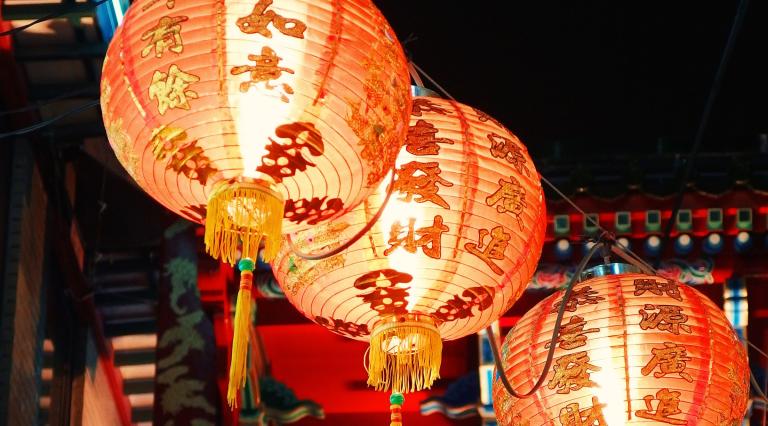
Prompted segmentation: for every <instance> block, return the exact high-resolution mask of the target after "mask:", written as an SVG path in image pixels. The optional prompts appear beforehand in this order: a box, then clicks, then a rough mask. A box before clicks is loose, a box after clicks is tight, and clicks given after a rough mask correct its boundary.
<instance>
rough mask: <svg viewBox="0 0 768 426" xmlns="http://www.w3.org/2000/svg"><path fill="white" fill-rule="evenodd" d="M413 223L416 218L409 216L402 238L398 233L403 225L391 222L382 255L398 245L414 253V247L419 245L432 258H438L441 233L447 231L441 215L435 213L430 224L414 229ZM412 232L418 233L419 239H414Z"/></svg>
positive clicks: (387, 253) (402, 228) (386, 254)
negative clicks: (387, 239)
mask: <svg viewBox="0 0 768 426" xmlns="http://www.w3.org/2000/svg"><path fill="white" fill-rule="evenodd" d="M414 223H416V219H414V218H410V219H409V220H408V230H407V232H406V234H405V236H404V237H402V238H401V237H400V233H402V231H403V230H404V229H405V227H403V226H402V225H400V222H399V221H398V222H395V223H393V224H392V228H390V230H389V241H388V244H389V247H388V248H387V249H386V250H384V256H388V255H389V254H390V253H392V252H393V251H394V250H395V249H396V248H398V247H403V248H404V249H405V251H407V252H408V253H416V249H418V248H419V247H421V250H422V251H423V252H424V254H425V255H427V256H429V257H431V258H433V259H439V258H440V248H441V246H440V244H441V241H442V235H443V233H445V232H448V227H447V226H445V225H443V217H442V216H440V215H437V216H435V218H434V219H433V220H432V225H430V226H425V227H423V228H419V229H417V230H415V231H414V229H413V225H414ZM414 234H415V235H418V236H419V239H415V238H414Z"/></svg>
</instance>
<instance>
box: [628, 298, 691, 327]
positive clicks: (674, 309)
mask: <svg viewBox="0 0 768 426" xmlns="http://www.w3.org/2000/svg"><path fill="white" fill-rule="evenodd" d="M657 309H658V311H659V312H648V311H654V310H657ZM682 309H683V308H681V307H680V306H674V305H650V304H646V305H645V307H644V308H642V309H640V311H639V313H640V315H642V316H643V319H642V320H641V321H640V328H642V329H643V330H648V329H651V328H657V329H659V330H662V331H668V332H670V333H672V334H680V330H683V331H684V332H686V333H688V334H690V333H691V327H690V326H689V325H687V324H685V323H686V322H688V315H685V314H684V313H682V312H681V311H682Z"/></svg>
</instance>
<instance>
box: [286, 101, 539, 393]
mask: <svg viewBox="0 0 768 426" xmlns="http://www.w3.org/2000/svg"><path fill="white" fill-rule="evenodd" d="M410 124H411V125H410V130H409V132H408V136H407V139H406V142H405V146H404V147H403V149H402V150H401V151H400V154H399V155H398V158H397V164H396V169H395V177H396V179H395V181H394V192H393V194H392V195H391V198H390V200H389V203H388V204H387V205H386V207H385V208H384V209H383V211H382V213H381V216H380V217H379V218H378V220H377V221H376V222H375V223H374V225H373V227H372V228H371V229H370V231H368V232H367V233H366V234H365V235H364V236H363V237H362V238H360V239H359V240H358V241H357V242H355V243H354V244H353V245H352V246H351V247H349V248H348V249H347V250H346V251H343V252H341V253H340V254H338V255H335V256H332V257H329V258H327V259H323V260H306V259H304V258H302V257H299V256H297V255H296V254H294V253H293V252H292V251H291V250H289V249H288V247H285V246H284V247H283V249H282V250H281V252H280V254H279V255H278V257H277V258H276V260H275V262H274V264H273V266H274V271H275V276H276V277H277V280H278V282H279V283H280V285H281V287H282V288H283V290H284V291H285V294H286V296H287V298H288V300H289V301H290V302H291V303H292V304H293V305H295V306H296V307H297V308H298V309H299V310H300V311H301V312H302V313H303V314H304V315H306V316H307V317H308V318H309V319H311V320H313V321H315V322H316V323H318V324H320V325H322V326H323V327H326V328H328V329H329V330H331V331H332V332H334V333H337V334H340V335H342V336H346V337H350V338H353V339H357V340H365V341H371V349H370V356H369V373H370V376H369V381H368V383H369V384H371V385H372V386H375V387H376V388H378V389H389V388H392V389H393V390H394V391H398V392H408V391H413V390H417V389H421V388H423V387H429V386H430V385H431V384H432V382H433V381H434V379H435V378H437V377H438V374H439V367H440V351H441V347H442V343H441V338H442V339H446V340H451V339H457V338H460V337H462V336H466V335H469V334H472V333H475V332H477V331H478V330H480V329H482V328H484V327H486V326H487V325H488V324H490V323H492V322H493V321H494V320H496V319H497V318H499V317H500V316H501V315H502V314H503V313H504V312H505V311H506V310H507V309H509V307H510V306H511V305H512V304H513V303H514V302H515V300H517V298H518V297H519V296H520V294H521V293H522V291H523V289H524V288H525V286H526V285H527V284H528V281H529V279H530V278H531V276H532V274H533V273H534V271H535V269H536V264H537V262H538V259H539V256H540V254H541V247H542V244H543V241H544V232H545V228H546V212H545V204H544V197H543V192H542V189H541V184H540V181H539V176H538V174H537V172H536V169H535V167H534V165H533V163H532V161H531V158H530V156H529V155H528V152H527V150H526V148H525V146H524V145H523V144H522V143H521V142H520V140H519V139H518V138H517V137H516V136H515V135H514V134H512V133H511V132H509V130H507V129H505V128H504V127H503V126H501V125H500V124H499V123H498V122H496V121H495V120H494V119H493V118H491V117H489V116H488V115H486V114H485V113H483V112H481V111H479V110H477V109H474V108H471V107H468V106H465V105H462V104H459V103H457V102H453V101H447V100H442V99H437V98H428V97H417V98H414V107H413V112H412V114H411V122H410ZM387 186H388V185H387V184H382V186H381V188H380V190H379V191H378V192H377V193H375V194H374V195H372V196H371V197H369V198H368V200H367V201H365V202H364V203H363V204H362V205H361V206H360V207H358V208H357V209H355V210H354V211H352V212H351V213H349V214H347V215H345V216H343V217H341V218H339V219H337V220H336V221H334V222H333V223H331V224H329V225H323V226H318V227H316V228H313V229H310V230H307V231H302V232H299V233H298V234H297V235H294V237H293V238H294V242H295V244H296V246H297V247H298V249H300V250H303V251H309V252H315V251H317V252H324V251H327V249H328V248H333V247H337V246H339V245H340V244H342V243H344V242H346V241H348V240H350V239H351V238H352V236H353V235H355V234H356V233H357V232H358V231H359V230H360V229H361V228H363V226H364V225H365V224H367V223H369V222H371V221H372V220H374V219H375V215H376V213H377V212H378V211H379V209H380V208H381V205H382V200H383V199H384V198H385V196H386V193H387Z"/></svg>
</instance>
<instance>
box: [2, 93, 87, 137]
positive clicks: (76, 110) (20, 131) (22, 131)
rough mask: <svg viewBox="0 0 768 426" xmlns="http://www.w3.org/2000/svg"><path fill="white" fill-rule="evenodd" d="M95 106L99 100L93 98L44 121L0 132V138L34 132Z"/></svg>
mask: <svg viewBox="0 0 768 426" xmlns="http://www.w3.org/2000/svg"><path fill="white" fill-rule="evenodd" d="M96 106H99V101H98V100H94V101H91V102H88V103H86V104H83V105H80V106H78V107H76V108H74V109H71V110H69V111H65V112H63V113H61V114H59V115H57V116H55V117H51V118H49V119H47V120H45V121H41V122H39V123H37V124H33V125H31V126H29V127H24V128H23V129H18V130H14V131H11V132H8V133H0V139H5V138H9V137H13V136H21V135H25V134H27V133H32V132H34V131H36V130H40V129H42V128H43V127H46V126H49V125H51V124H53V123H55V122H57V121H59V120H61V119H62V118H66V117H69V116H70V115H75V114H78V113H81V112H83V111H85V110H88V109H91V108H93V107H96Z"/></svg>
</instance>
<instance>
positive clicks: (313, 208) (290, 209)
mask: <svg viewBox="0 0 768 426" xmlns="http://www.w3.org/2000/svg"><path fill="white" fill-rule="evenodd" d="M327 198H328V196H327V195H325V196H323V197H322V198H318V197H312V199H310V200H307V199H306V198H301V199H299V200H294V199H292V198H289V199H288V200H286V201H285V210H284V213H283V217H284V218H286V219H288V220H289V221H291V222H293V223H302V222H305V221H306V223H307V225H317V224H318V223H319V222H322V221H323V220H325V219H326V218H328V217H330V216H333V215H335V214H336V213H338V212H340V211H341V210H342V209H344V202H343V201H341V198H330V199H328V200H327V201H326V199H327ZM323 203H325V207H323Z"/></svg>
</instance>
